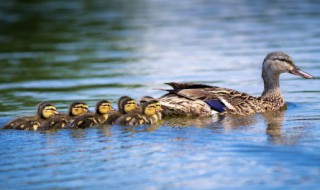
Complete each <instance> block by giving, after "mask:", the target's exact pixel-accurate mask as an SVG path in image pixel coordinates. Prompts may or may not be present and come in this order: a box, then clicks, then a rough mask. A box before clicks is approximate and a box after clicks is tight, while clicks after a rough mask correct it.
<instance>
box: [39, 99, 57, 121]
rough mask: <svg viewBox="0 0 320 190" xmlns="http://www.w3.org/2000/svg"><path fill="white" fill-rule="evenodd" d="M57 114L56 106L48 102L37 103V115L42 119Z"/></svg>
mask: <svg viewBox="0 0 320 190" xmlns="http://www.w3.org/2000/svg"><path fill="white" fill-rule="evenodd" d="M55 114H58V112H57V108H56V107H55V106H54V105H53V104H52V103H50V102H41V103H40V104H38V115H39V116H40V117H41V118H43V119H48V118H49V117H51V116H53V115H55Z"/></svg>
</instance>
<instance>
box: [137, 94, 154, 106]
mask: <svg viewBox="0 0 320 190" xmlns="http://www.w3.org/2000/svg"><path fill="white" fill-rule="evenodd" d="M151 100H154V98H153V97H151V96H143V97H142V98H141V99H140V100H139V103H140V105H143V104H144V103H146V102H149V101H151Z"/></svg>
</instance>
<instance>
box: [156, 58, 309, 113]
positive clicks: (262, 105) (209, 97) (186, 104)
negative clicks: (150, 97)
mask: <svg viewBox="0 0 320 190" xmlns="http://www.w3.org/2000/svg"><path fill="white" fill-rule="evenodd" d="M282 73H291V74H294V75H297V76H300V77H303V78H306V79H312V78H315V77H314V76H312V75H310V74H308V73H306V72H304V71H302V70H301V69H299V68H298V67H297V66H296V65H295V64H294V63H293V61H292V59H291V57H290V56H289V55H287V54H286V53H283V52H271V53H269V54H268V55H267V56H266V58H265V59H264V61H263V65H262V79H263V82H264V91H263V92H262V95H261V96H260V97H254V96H251V95H249V94H246V93H242V92H239V91H236V90H232V89H228V88H221V87H217V86H209V85H205V84H194V83H175V82H170V83H166V84H167V85H169V86H171V87H172V88H173V89H172V90H166V91H168V92H169V93H167V94H165V95H164V96H162V97H160V98H159V100H160V103H161V105H162V107H163V114H164V115H165V116H174V115H186V116H208V115H212V114H216V113H221V114H237V115H249V114H254V113H261V112H265V111H269V110H278V109H280V108H281V107H282V106H284V104H285V103H284V98H283V97H282V95H281V90H280V86H279V77H280V74H282Z"/></svg>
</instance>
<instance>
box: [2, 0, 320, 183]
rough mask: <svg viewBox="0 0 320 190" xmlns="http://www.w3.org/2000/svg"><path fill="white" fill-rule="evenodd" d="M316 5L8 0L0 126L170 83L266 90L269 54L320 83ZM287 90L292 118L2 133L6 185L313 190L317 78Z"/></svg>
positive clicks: (285, 81)
mask: <svg viewBox="0 0 320 190" xmlns="http://www.w3.org/2000/svg"><path fill="white" fill-rule="evenodd" d="M319 10H320V3H319V2H318V1H312V0H310V1H307V0H306V1H300V0H290V1H289V0H270V1H269V0H268V1H267V0H266V1H263V0H261V1H251V0H237V1H233V0H215V1H209V0H184V1H172V0H135V1H128V0H107V1H103V0H77V1H49V0H29V1H22V0H21V1H19V0H10V1H2V2H1V3H0V68H1V69H0V115H1V117H0V125H1V126H2V125H3V124H4V123H6V122H8V121H9V120H11V119H13V118H15V117H18V116H21V115H30V114H34V113H35V106H36V105H37V103H38V102H40V101H52V102H53V103H55V105H57V107H58V109H59V110H60V111H62V112H66V110H67V107H68V105H69V104H70V103H72V102H73V101H76V100H80V101H85V102H87V103H88V104H89V106H90V107H91V108H92V110H93V106H94V105H95V102H96V101H97V100H100V99H108V100H110V101H111V102H112V104H113V105H114V106H115V105H116V101H117V99H118V98H119V97H120V96H122V95H129V96H132V97H134V98H136V99H137V98H140V97H142V96H144V95H151V96H154V97H159V96H161V95H163V94H164V93H163V92H161V91H158V90H154V89H155V88H165V87H166V86H165V85H163V83H164V82H170V81H177V82H196V83H205V84H209V85H216V86H222V87H228V88H233V89H237V90H239V91H244V92H247V93H250V94H252V95H255V96H259V95H260V94H261V92H262V90H263V82H262V80H261V65H262V61H263V59H264V57H265V56H266V55H267V54H268V53H269V52H271V51H284V52H286V53H288V54H289V55H290V56H291V57H292V58H293V60H295V62H296V64H297V65H298V66H299V67H301V68H302V69H303V70H305V71H306V72H309V73H311V74H313V75H315V76H319V72H320V54H319V52H320V11H319ZM281 88H282V92H283V95H284V97H285V99H286V101H287V104H288V110H287V111H285V112H281V113H276V114H274V115H271V116H268V115H267V116H266V115H256V116H250V117H248V118H224V119H222V120H219V122H213V123H212V120H211V119H209V122H206V121H203V120H202V121H200V124H199V121H194V122H191V123H189V122H188V121H187V122H185V124H186V125H187V126H191V127H182V128H179V127H170V126H161V127H159V128H156V129H155V128H151V129H147V130H146V129H141V130H140V129H139V130H137V129H126V130H123V129H120V128H118V127H111V128H107V129H106V128H104V129H88V130H85V131H67V130H61V131H58V132H55V133H48V134H42V133H33V132H21V131H3V130H2V131H1V132H0V134H1V138H0V149H1V152H0V158H1V159H0V171H1V172H2V173H5V175H1V177H0V179H1V181H2V182H4V183H2V182H1V184H2V185H0V187H1V186H2V187H3V188H5V189H8V188H19V187H21V186H23V187H24V189H28V188H30V189H34V188H88V187H102V186H105V187H107V186H110V187H114V188H117V189H121V188H124V189H127V188H128V187H129V188H130V187H131V188H138V189H141V188H142V189H186V188H187V189H189V188H190V189H196V188H201V189H212V188H221V187H237V188H241V187H242V188H244V189H247V188H250V187H251V188H255V187H259V188H261V186H263V187H267V188H273V187H282V186H285V187H287V188H288V187H292V186H291V185H292V184H293V185H296V188H299V187H300V188H310V189H316V188H317V187H318V186H317V185H319V181H320V177H319V176H320V175H319V174H320V168H319V165H320V161H319V160H320V155H319V151H318V150H319V148H320V139H319V135H320V130H319V118H320V117H319V116H320V115H319V110H320V106H319V102H320V101H319V92H320V91H319V80H318V79H315V80H303V79H301V78H298V77H296V76H292V75H289V74H284V75H282V76H281ZM204 122H205V125H204V124H203V123H204ZM208 123H210V124H209V125H207V124H208ZM203 126H205V127H203ZM199 127H200V128H199ZM52 142H54V143H52ZM79 143H80V144H81V147H79V146H80V145H79ZM216 145H219V146H218V147H217V146H216ZM66 147H67V148H66ZM150 147H153V148H151V149H150ZM30 152H33V153H30ZM79 152H82V154H81V155H79ZM21 157H22V158H24V159H25V160H24V159H22V158H21ZM18 158H20V159H22V160H19V159H18ZM69 158H72V160H71V161H72V162H71V161H70V160H69ZM168 159H169V160H170V161H168V162H165V161H166V160H168ZM30 160H35V162H32V163H29V164H26V163H25V164H23V163H20V162H21V161H22V162H23V161H25V162H29V161H30ZM17 163H18V164H17ZM52 163H54V164H52ZM219 166H221V167H219ZM81 167H82V169H78V170H77V172H74V168H81ZM253 170H255V171H253ZM71 171H72V172H71ZM90 172H91V173H92V175H93V176H96V177H92V176H91V177H90V178H88V176H87V173H90ZM168 174H170V175H169V176H170V177H168ZM30 175H33V176H34V178H31V179H30ZM39 176H42V177H39ZM53 176H56V177H53ZM57 176H58V177H57ZM129 176H130V177H132V176H134V177H132V178H131V179H129V178H128V177H129ZM17 178H18V179H19V181H20V182H19V183H16V182H17V181H16V179H17ZM84 179H85V181H83V180H84ZM119 184H124V185H123V186H121V185H119ZM91 185H93V186H91ZM94 185H96V186H94Z"/></svg>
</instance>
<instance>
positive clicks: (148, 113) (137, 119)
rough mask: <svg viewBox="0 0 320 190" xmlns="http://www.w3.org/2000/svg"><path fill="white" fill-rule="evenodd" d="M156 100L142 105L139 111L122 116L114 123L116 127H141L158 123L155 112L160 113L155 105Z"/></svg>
mask: <svg viewBox="0 0 320 190" xmlns="http://www.w3.org/2000/svg"><path fill="white" fill-rule="evenodd" d="M158 103H159V101H158V100H150V101H148V102H145V103H143V104H142V107H141V110H140V111H139V112H138V111H131V112H130V113H128V114H125V115H122V116H121V117H120V118H118V119H117V120H116V122H115V124H117V125H127V126H134V125H143V124H156V123H157V122H158V121H159V117H158V115H157V112H159V111H161V110H160V109H159V108H158V106H157V104H158Z"/></svg>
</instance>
